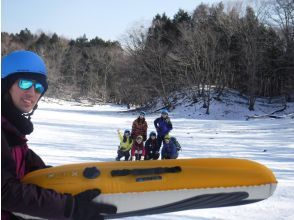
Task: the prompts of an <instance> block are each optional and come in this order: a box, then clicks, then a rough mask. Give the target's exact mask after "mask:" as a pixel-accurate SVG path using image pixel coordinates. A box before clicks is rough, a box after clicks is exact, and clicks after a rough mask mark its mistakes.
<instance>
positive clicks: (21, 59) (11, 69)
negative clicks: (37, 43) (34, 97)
mask: <svg viewBox="0 0 294 220" xmlns="http://www.w3.org/2000/svg"><path fill="white" fill-rule="evenodd" d="M20 78H27V79H32V80H36V81H38V82H39V83H41V84H42V85H43V86H44V88H45V89H44V92H43V94H44V93H45V92H46V90H47V88H48V84H47V69H46V65H45V63H44V61H43V60H42V58H41V57H40V56H38V55H37V54H36V53H34V52H32V51H27V50H18V51H14V52H11V53H9V54H8V55H6V56H4V57H3V58H2V65H1V84H2V88H1V93H3V94H4V93H6V92H7V91H8V90H9V88H10V87H11V86H12V85H13V83H14V82H15V81H16V80H18V79H20Z"/></svg>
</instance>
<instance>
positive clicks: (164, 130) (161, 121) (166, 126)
mask: <svg viewBox="0 0 294 220" xmlns="http://www.w3.org/2000/svg"><path fill="white" fill-rule="evenodd" d="M154 126H155V128H156V131H157V143H158V147H159V148H160V147H161V144H162V141H163V139H164V136H166V135H167V134H168V133H169V132H170V131H171V130H172V129H173V125H172V123H171V121H170V118H169V116H168V111H167V110H166V109H164V110H162V111H161V117H159V118H157V119H155V121H154Z"/></svg>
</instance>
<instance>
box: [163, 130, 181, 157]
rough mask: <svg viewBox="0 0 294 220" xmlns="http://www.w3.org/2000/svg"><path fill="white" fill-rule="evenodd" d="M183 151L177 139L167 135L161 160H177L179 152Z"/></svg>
mask: <svg viewBox="0 0 294 220" xmlns="http://www.w3.org/2000/svg"><path fill="white" fill-rule="evenodd" d="M180 150H181V145H180V144H179V142H178V141H177V139H176V138H175V137H171V136H170V135H166V136H165V137H164V142H163V147H162V150H161V159H162V160H167V159H177V158H178V156H179V151H180Z"/></svg>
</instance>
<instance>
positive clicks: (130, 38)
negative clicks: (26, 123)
mask: <svg viewBox="0 0 294 220" xmlns="http://www.w3.org/2000/svg"><path fill="white" fill-rule="evenodd" d="M261 15H262V16H261ZM1 36H2V55H4V54H7V53H8V52H9V51H12V50H15V49H29V50H33V51H36V52H37V53H38V54H40V55H41V56H42V57H44V59H45V60H46V64H47V66H48V71H49V84H50V87H49V90H48V94H47V95H48V96H52V97H63V98H75V99H79V98H80V97H86V98H89V99H92V100H95V101H96V100H103V101H111V102H116V103H125V104H135V105H142V106H143V105H147V104H150V103H152V101H153V100H154V98H159V97H160V98H162V100H163V102H164V104H165V106H167V107H169V108H172V107H173V103H172V102H171V101H170V99H169V95H170V93H171V92H174V91H185V92H186V93H187V96H189V97H188V98H190V99H191V101H192V102H198V101H203V107H205V108H206V109H207V113H209V111H210V109H209V107H210V102H211V100H212V98H215V99H218V100H221V97H222V94H223V92H224V90H225V89H226V88H230V89H235V90H237V91H239V92H240V94H242V95H244V96H246V97H248V108H249V109H250V110H254V104H255V100H256V98H257V97H258V96H266V97H274V96H284V97H285V100H287V101H291V98H293V97H292V96H293V93H294V3H293V1H291V0H274V1H270V2H267V4H265V5H264V7H263V11H262V13H260V14H258V13H256V12H255V11H254V9H253V8H251V7H247V8H246V10H245V11H240V10H239V9H238V7H237V6H232V7H231V8H230V10H225V7H224V5H223V4H222V3H219V4H216V5H212V6H209V5H206V4H201V5H199V6H198V7H196V8H195V10H194V11H193V12H192V13H188V12H187V11H184V10H181V9H180V10H179V11H178V12H177V13H176V14H175V15H174V16H173V18H169V17H168V16H166V15H165V14H162V15H160V14H158V15H156V16H155V17H154V18H153V20H152V23H151V25H150V27H148V28H140V27H138V28H137V27H134V28H133V29H132V30H130V31H128V33H127V35H126V38H125V40H124V41H123V42H118V41H104V40H102V39H100V38H99V37H96V38H94V39H91V40H89V39H87V37H86V35H84V36H82V37H80V38H77V39H75V40H69V39H65V38H62V37H60V36H58V35H57V34H55V33H54V34H46V33H41V34H32V33H31V32H30V31H29V30H28V29H25V30H22V31H20V33H17V34H9V33H5V32H2V33H1ZM212 91H214V92H216V93H213V95H212ZM213 96H214V97H213Z"/></svg>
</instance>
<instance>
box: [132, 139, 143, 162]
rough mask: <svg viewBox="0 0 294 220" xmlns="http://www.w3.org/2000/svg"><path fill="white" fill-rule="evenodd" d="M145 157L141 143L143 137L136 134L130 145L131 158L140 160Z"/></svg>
mask: <svg viewBox="0 0 294 220" xmlns="http://www.w3.org/2000/svg"><path fill="white" fill-rule="evenodd" d="M142 157H145V148H144V145H143V137H142V136H141V135H139V136H137V138H136V140H134V142H133V145H132V158H131V159H132V160H141V158H142Z"/></svg>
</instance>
